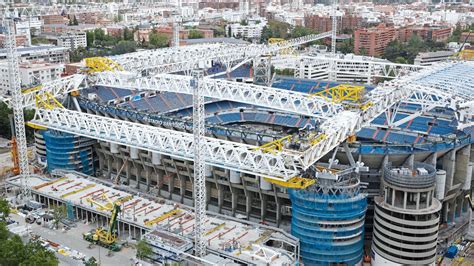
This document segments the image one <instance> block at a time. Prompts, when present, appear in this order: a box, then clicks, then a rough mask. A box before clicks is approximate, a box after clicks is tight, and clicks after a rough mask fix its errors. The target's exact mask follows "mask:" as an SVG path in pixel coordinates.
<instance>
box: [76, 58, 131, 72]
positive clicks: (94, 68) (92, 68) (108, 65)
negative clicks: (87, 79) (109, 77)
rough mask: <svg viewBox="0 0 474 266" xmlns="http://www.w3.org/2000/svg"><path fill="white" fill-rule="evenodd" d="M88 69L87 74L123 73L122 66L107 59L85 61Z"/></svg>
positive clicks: (88, 59) (87, 59)
mask: <svg viewBox="0 0 474 266" xmlns="http://www.w3.org/2000/svg"><path fill="white" fill-rule="evenodd" d="M84 61H85V63H86V67H87V68H88V70H87V72H89V73H95V72H104V71H115V70H118V71H123V68H122V66H120V65H119V64H118V63H117V62H115V61H113V60H112V59H110V58H107V57H90V58H86V59H85V60H84Z"/></svg>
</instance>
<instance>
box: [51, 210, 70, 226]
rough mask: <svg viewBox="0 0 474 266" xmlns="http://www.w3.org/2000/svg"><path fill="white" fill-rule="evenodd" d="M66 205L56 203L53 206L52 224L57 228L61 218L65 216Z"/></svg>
mask: <svg viewBox="0 0 474 266" xmlns="http://www.w3.org/2000/svg"><path fill="white" fill-rule="evenodd" d="M66 215H67V213H66V205H57V206H55V207H54V208H53V226H54V228H56V229H57V228H58V225H59V223H60V222H61V220H62V219H64V218H66Z"/></svg>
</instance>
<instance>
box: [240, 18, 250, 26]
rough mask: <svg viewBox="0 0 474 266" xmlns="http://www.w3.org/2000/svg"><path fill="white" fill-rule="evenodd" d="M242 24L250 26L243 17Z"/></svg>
mask: <svg viewBox="0 0 474 266" xmlns="http://www.w3.org/2000/svg"><path fill="white" fill-rule="evenodd" d="M240 25H242V26H248V25H249V23H248V22H247V20H245V19H242V20H241V21H240Z"/></svg>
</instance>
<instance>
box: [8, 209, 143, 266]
mask: <svg viewBox="0 0 474 266" xmlns="http://www.w3.org/2000/svg"><path fill="white" fill-rule="evenodd" d="M10 217H11V218H12V219H13V220H15V221H17V222H18V223H19V225H20V226H24V225H27V226H29V227H30V231H31V232H32V233H34V234H37V235H39V236H41V237H43V238H45V239H47V240H50V241H52V242H55V243H58V244H61V245H63V246H66V247H68V248H70V249H71V250H76V251H78V252H80V253H82V254H84V255H86V257H87V258H89V257H95V258H96V259H97V261H98V262H99V261H100V265H102V266H109V265H110V266H118V265H120V266H121V265H135V264H134V263H133V261H132V260H133V259H134V258H135V255H136V250H135V249H133V248H130V247H123V248H122V250H121V251H119V252H110V253H111V254H112V256H108V253H109V250H108V249H105V248H103V247H99V246H98V245H94V247H92V248H89V242H87V241H85V240H83V239H82V233H84V232H87V231H90V230H92V229H94V228H95V227H94V226H93V225H86V224H83V223H82V222H81V221H79V222H78V223H77V227H74V228H71V229H70V230H68V231H63V230H61V229H59V230H53V229H50V228H47V227H44V226H43V225H37V224H36V223H33V224H26V223H25V219H24V217H22V216H20V215H18V214H11V215H10ZM55 254H56V257H58V259H59V261H60V264H59V265H61V266H66V265H67V266H69V265H84V264H83V262H82V261H80V260H74V259H73V258H72V257H66V256H63V255H61V254H59V253H55Z"/></svg>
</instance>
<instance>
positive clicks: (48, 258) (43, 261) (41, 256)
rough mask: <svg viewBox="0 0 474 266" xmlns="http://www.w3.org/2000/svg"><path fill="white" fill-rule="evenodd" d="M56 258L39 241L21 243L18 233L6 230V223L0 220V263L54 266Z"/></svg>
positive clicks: (25, 265)
mask: <svg viewBox="0 0 474 266" xmlns="http://www.w3.org/2000/svg"><path fill="white" fill-rule="evenodd" d="M58 264H59V261H58V259H57V258H56V256H55V255H54V253H53V252H51V251H49V250H47V249H46V248H44V247H43V246H41V244H40V243H39V242H36V241H30V242H28V243H26V244H23V242H22V241H21V238H20V237H19V236H18V235H13V234H10V233H9V232H8V229H7V227H6V224H5V223H3V222H0V265H19V266H38V265H41V266H43V265H45V266H56V265H58Z"/></svg>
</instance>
